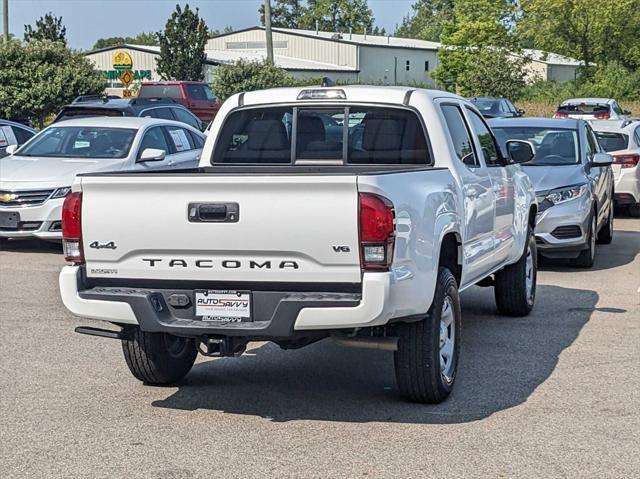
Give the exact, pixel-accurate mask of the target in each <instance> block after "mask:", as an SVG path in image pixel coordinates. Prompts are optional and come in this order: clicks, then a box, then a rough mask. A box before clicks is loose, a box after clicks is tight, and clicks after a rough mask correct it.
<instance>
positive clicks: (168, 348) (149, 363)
mask: <svg viewBox="0 0 640 479" xmlns="http://www.w3.org/2000/svg"><path fill="white" fill-rule="evenodd" d="M132 336H133V337H132V339H127V340H123V341H122V352H123V353H124V359H125V361H126V362H127V366H129V370H130V371H131V374H133V375H134V376H135V377H136V378H137V379H139V380H140V381H142V382H144V383H146V384H152V385H164V384H172V383H175V382H176V381H179V380H180V379H182V378H183V377H185V376H186V375H187V373H188V372H189V371H190V370H191V367H192V366H193V363H194V362H195V360H196V356H197V355H198V350H197V349H196V345H195V342H194V341H193V340H192V339H186V338H180V337H178V336H173V335H171V334H165V333H146V332H144V331H140V328H135V330H133V331H132Z"/></svg>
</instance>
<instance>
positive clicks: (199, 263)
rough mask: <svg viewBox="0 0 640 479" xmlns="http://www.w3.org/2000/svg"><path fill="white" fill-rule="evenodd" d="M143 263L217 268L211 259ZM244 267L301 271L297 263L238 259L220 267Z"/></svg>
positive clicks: (146, 260) (149, 260)
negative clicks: (245, 261) (190, 262)
mask: <svg viewBox="0 0 640 479" xmlns="http://www.w3.org/2000/svg"><path fill="white" fill-rule="evenodd" d="M142 261H144V262H145V263H148V264H149V267H151V268H155V267H156V266H158V265H159V264H160V263H164V262H167V264H168V266H169V268H176V267H180V268H189V267H195V268H201V269H205V268H206V269H210V268H215V267H216V266H215V264H214V260H211V259H197V260H195V261H194V262H193V264H192V265H190V264H189V262H188V261H187V260H186V259H180V258H171V259H168V260H165V259H160V258H142ZM243 266H248V268H249V269H300V265H299V264H298V263H297V262H296V261H289V260H283V261H280V262H279V263H278V266H277V267H276V266H274V265H273V263H272V262H271V261H263V262H259V261H255V260H249V262H248V264H247V263H243V262H242V261H240V260H236V259H225V260H222V261H220V265H219V267H220V268H222V269H240V268H242V267H243Z"/></svg>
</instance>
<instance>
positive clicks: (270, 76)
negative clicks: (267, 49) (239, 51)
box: [211, 60, 297, 100]
mask: <svg viewBox="0 0 640 479" xmlns="http://www.w3.org/2000/svg"><path fill="white" fill-rule="evenodd" d="M296 83H297V82H296V80H295V79H294V78H293V77H291V76H290V75H289V74H288V73H287V72H286V70H283V69H282V68H278V67H276V66H274V65H271V64H270V63H268V62H266V61H262V62H258V61H246V60H238V61H237V62H235V63H232V64H229V65H221V66H219V67H218V68H216V71H215V74H214V77H213V82H212V83H211V87H212V88H213V91H214V92H215V93H216V96H217V97H218V98H220V99H221V100H226V99H227V98H229V97H230V96H231V95H233V94H235V93H239V92H242V91H253V90H262V89H264V88H275V87H284V86H292V85H295V84H296Z"/></svg>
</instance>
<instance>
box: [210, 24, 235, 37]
mask: <svg viewBox="0 0 640 479" xmlns="http://www.w3.org/2000/svg"><path fill="white" fill-rule="evenodd" d="M233 32H234V29H233V27H232V26H231V25H227V26H226V27H224V28H223V29H222V31H220V30H218V29H217V28H216V29H215V30H209V31H208V32H207V36H208V37H209V38H213V37H217V36H218V35H223V34H225V33H233Z"/></svg>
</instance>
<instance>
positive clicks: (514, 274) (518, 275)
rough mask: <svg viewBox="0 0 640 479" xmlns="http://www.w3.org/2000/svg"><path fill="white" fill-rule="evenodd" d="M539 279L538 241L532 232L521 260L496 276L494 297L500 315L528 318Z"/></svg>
mask: <svg viewBox="0 0 640 479" xmlns="http://www.w3.org/2000/svg"><path fill="white" fill-rule="evenodd" d="M537 277H538V252H537V249H536V239H535V236H534V235H533V232H532V231H531V230H530V231H529V233H528V235H527V241H526V244H525V248H524V252H523V253H522V256H521V257H520V259H519V260H518V261H517V262H516V263H514V264H510V265H509V266H505V267H504V268H502V269H501V270H500V271H498V272H496V274H495V285H494V288H493V289H494V295H495V299H496V306H497V309H498V313H499V314H502V315H504V316H526V315H528V314H529V313H530V312H531V310H532V309H533V304H534V302H535V299H536V281H537Z"/></svg>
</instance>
